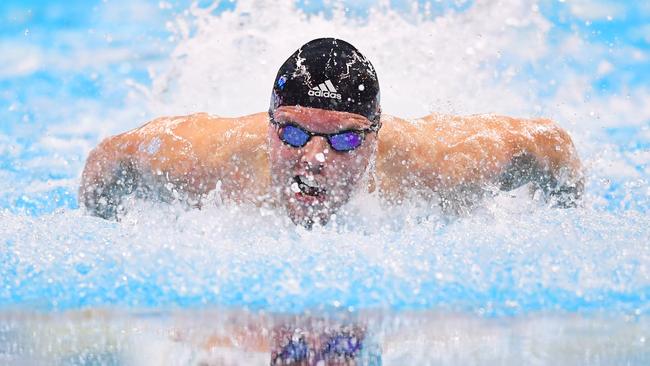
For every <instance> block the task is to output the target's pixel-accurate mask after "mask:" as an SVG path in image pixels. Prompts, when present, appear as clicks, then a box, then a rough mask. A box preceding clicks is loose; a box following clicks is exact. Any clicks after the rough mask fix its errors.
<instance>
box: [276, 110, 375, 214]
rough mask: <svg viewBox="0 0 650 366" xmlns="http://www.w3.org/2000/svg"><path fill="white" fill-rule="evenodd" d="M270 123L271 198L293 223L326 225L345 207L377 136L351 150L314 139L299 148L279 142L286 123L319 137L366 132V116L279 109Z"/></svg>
mask: <svg viewBox="0 0 650 366" xmlns="http://www.w3.org/2000/svg"><path fill="white" fill-rule="evenodd" d="M273 116H274V119H275V121H276V122H277V123H278V124H279V126H278V125H274V124H269V130H268V137H269V154H270V169H271V179H272V184H273V188H274V190H275V193H277V195H278V196H279V200H280V202H282V204H283V205H284V207H285V208H286V210H287V212H288V214H289V216H290V217H291V219H292V220H293V222H294V223H296V224H300V225H303V226H306V227H310V226H311V225H312V224H313V223H317V222H318V223H321V224H325V223H326V222H327V221H328V220H329V218H330V216H331V215H332V214H333V213H335V212H336V211H337V210H338V209H339V208H340V207H341V206H342V205H343V204H345V203H346V202H348V200H349V199H350V197H351V195H352V194H353V193H354V192H355V190H356V189H360V188H363V187H361V185H362V178H363V176H364V174H365V173H366V171H367V169H368V166H369V164H370V162H371V160H372V158H373V157H374V154H375V151H376V146H377V133H375V132H367V133H365V135H364V140H363V142H362V143H361V145H360V146H359V147H358V148H356V149H354V150H351V151H345V152H341V151H335V150H334V149H333V148H332V147H331V146H330V144H329V143H328V141H327V138H326V137H324V136H312V137H311V139H310V140H309V141H308V142H307V144H306V145H304V146H303V147H293V146H290V145H288V144H286V143H285V142H283V141H282V140H281V139H280V137H279V135H278V133H279V132H280V131H281V130H282V126H284V125H286V124H293V125H296V126H298V127H300V128H302V129H304V130H306V131H310V132H313V133H322V134H333V133H339V132H342V131H346V130H359V131H361V130H366V129H368V128H370V127H371V125H372V123H371V122H370V121H369V120H368V119H367V118H365V117H363V116H360V115H357V114H352V113H346V112H338V111H327V110H322V109H315V108H307V107H288V106H283V107H279V108H278V109H276V110H275V112H274V114H273Z"/></svg>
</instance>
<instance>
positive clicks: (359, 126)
mask: <svg viewBox="0 0 650 366" xmlns="http://www.w3.org/2000/svg"><path fill="white" fill-rule="evenodd" d="M273 119H274V120H275V121H276V123H277V124H279V125H286V124H294V125H297V126H300V127H301V128H304V129H306V130H308V131H312V130H311V129H310V128H308V127H305V123H302V122H298V121H296V120H295V119H294V118H291V117H285V116H283V115H282V114H280V116H279V117H278V116H273ZM364 122H365V121H362V120H361V119H360V118H346V119H345V120H343V121H340V122H338V123H336V127H338V128H339V129H338V130H337V131H334V132H331V133H340V132H345V131H364V130H368V129H371V128H372V123H371V122H370V121H368V123H364ZM312 132H314V131H312Z"/></svg>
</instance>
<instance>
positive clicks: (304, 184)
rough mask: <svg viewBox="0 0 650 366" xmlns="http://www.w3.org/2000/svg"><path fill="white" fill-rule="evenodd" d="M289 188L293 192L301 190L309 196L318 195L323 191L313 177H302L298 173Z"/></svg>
mask: <svg viewBox="0 0 650 366" xmlns="http://www.w3.org/2000/svg"><path fill="white" fill-rule="evenodd" d="M291 190H292V191H293V192H294V193H298V192H302V193H304V194H307V195H310V196H318V195H319V194H321V193H323V189H321V187H320V186H319V185H318V183H317V182H316V180H315V179H314V177H304V176H302V175H298V176H296V177H295V178H294V182H293V183H292V184H291Z"/></svg>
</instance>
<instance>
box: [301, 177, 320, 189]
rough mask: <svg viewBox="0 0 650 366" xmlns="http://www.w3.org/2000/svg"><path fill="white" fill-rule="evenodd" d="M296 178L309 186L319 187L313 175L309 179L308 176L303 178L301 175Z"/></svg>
mask: <svg viewBox="0 0 650 366" xmlns="http://www.w3.org/2000/svg"><path fill="white" fill-rule="evenodd" d="M298 179H299V180H300V183H302V184H304V185H306V186H309V187H310V188H319V186H318V183H316V181H315V180H314V178H313V177H311V179H310V177H307V178H305V177H303V176H299V177H298Z"/></svg>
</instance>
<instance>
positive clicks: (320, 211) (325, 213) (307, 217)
mask: <svg viewBox="0 0 650 366" xmlns="http://www.w3.org/2000/svg"><path fill="white" fill-rule="evenodd" d="M286 209H287V212H288V214H289V218H291V221H293V223H294V224H296V225H300V226H303V227H305V228H307V229H311V228H312V227H313V226H314V225H320V226H324V225H327V223H328V222H329V220H330V217H331V216H332V214H333V213H334V211H335V210H332V209H330V208H327V207H325V206H323V205H314V206H305V205H302V204H299V203H296V202H293V203H289V204H288V205H287V207H286Z"/></svg>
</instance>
